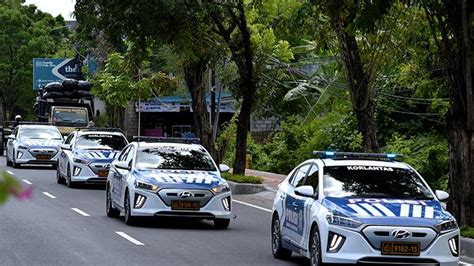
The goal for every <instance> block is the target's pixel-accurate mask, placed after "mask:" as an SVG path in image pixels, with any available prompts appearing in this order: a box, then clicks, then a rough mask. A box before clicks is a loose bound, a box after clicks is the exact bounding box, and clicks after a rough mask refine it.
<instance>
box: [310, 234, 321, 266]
mask: <svg viewBox="0 0 474 266" xmlns="http://www.w3.org/2000/svg"><path fill="white" fill-rule="evenodd" d="M309 264H310V265H311V266H321V265H322V264H323V263H322V261H321V237H320V235H319V229H318V226H317V225H314V226H313V227H312V228H311V234H310V239H309Z"/></svg>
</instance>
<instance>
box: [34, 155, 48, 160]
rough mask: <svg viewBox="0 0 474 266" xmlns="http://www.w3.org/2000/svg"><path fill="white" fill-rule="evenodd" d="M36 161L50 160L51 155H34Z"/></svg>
mask: <svg viewBox="0 0 474 266" xmlns="http://www.w3.org/2000/svg"><path fill="white" fill-rule="evenodd" d="M36 159H38V160H49V159H51V155H49V154H38V155H36Z"/></svg>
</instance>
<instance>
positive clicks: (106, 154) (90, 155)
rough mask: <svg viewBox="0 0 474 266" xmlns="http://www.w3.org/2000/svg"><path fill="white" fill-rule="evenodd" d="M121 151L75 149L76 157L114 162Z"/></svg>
mask: <svg viewBox="0 0 474 266" xmlns="http://www.w3.org/2000/svg"><path fill="white" fill-rule="evenodd" d="M119 153H120V151H112V150H75V151H74V157H78V158H81V159H86V160H89V161H94V162H95V161H100V162H112V161H113V160H114V159H115V158H116V157H117V156H118V154H119Z"/></svg>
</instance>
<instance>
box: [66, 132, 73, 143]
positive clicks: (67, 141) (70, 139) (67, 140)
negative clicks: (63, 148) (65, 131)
mask: <svg viewBox="0 0 474 266" xmlns="http://www.w3.org/2000/svg"><path fill="white" fill-rule="evenodd" d="M72 138H74V133H71V134H69V136H67V138H66V141H65V142H64V144H71V141H72Z"/></svg>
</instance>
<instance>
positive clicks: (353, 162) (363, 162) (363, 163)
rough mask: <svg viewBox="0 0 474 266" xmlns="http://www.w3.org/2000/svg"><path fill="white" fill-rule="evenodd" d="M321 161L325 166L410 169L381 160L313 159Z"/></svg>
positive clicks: (401, 163)
mask: <svg viewBox="0 0 474 266" xmlns="http://www.w3.org/2000/svg"><path fill="white" fill-rule="evenodd" d="M315 160H321V161H322V162H323V163H324V165H325V166H345V165H361V166H381V167H394V168H403V169H409V168H410V167H409V166H408V165H407V164H406V163H404V162H399V161H383V160H356V159H336V160H334V159H315Z"/></svg>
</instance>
